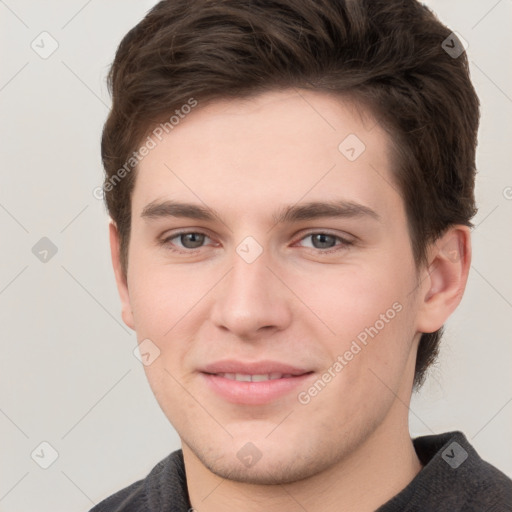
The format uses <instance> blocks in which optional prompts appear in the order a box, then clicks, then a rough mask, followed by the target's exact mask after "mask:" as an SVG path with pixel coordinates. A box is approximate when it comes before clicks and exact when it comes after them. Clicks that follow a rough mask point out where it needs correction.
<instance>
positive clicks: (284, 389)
mask: <svg viewBox="0 0 512 512" xmlns="http://www.w3.org/2000/svg"><path fill="white" fill-rule="evenodd" d="M223 373H242V374H248V375H266V374H271V373H281V374H283V375H287V377H282V378H279V379H273V380H265V381H259V382H243V381H237V380H232V379H229V378H226V377H224V376H222V375H216V374H223ZM200 375H201V377H202V378H203V379H204V381H205V383H206V385H207V386H208V387H209V388H210V389H211V390H212V391H213V392H214V393H215V394H217V395H219V396H220V397H221V398H223V399H224V400H227V401H228V402H231V403H233V404H240V405H242V404H243V405H264V404H268V403H271V402H273V401H275V400H277V399H278V398H281V397H283V396H285V395H287V394H289V393H291V392H292V391H293V390H295V389H296V388H297V387H299V386H304V382H305V381H306V380H308V379H310V378H311V377H312V375H313V371H312V370H308V369H305V368H300V367H296V366H290V365H288V364H284V363H280V362H276V361H258V362H248V363H242V362H240V361H233V360H226V361H218V362H216V363H212V364H209V365H206V366H205V367H203V368H202V369H201V370H200Z"/></svg>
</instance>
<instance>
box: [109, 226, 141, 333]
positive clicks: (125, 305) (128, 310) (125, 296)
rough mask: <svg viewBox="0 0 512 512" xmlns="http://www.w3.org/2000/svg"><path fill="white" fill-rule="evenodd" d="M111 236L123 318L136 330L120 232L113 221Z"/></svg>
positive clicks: (111, 252)
mask: <svg viewBox="0 0 512 512" xmlns="http://www.w3.org/2000/svg"><path fill="white" fill-rule="evenodd" d="M109 236H110V254H111V256H112V266H113V267H114V274H115V277H116V283H117V291H118V292H119V297H120V298H121V315H122V317H123V322H124V323H125V324H126V325H127V326H128V327H130V329H133V330H135V323H134V321H133V313H132V307H131V304H130V295H129V293H128V282H127V279H126V278H125V277H124V274H123V271H122V269H121V259H120V243H119V232H118V230H117V226H116V225H115V224H114V222H113V221H110V224H109Z"/></svg>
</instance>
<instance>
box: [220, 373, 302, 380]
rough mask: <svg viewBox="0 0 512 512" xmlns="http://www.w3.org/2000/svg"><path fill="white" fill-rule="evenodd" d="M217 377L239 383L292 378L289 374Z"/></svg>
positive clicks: (226, 375) (229, 374)
mask: <svg viewBox="0 0 512 512" xmlns="http://www.w3.org/2000/svg"><path fill="white" fill-rule="evenodd" d="M217 375H218V376H219V377H224V378H225V379H230V380H238V381H240V382H264V381H266V380H275V379H282V378H286V377H291V376H292V375H291V374H282V373H278V372H273V373H265V374H260V375H249V374H246V373H218V374H217Z"/></svg>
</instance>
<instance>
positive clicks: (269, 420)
mask: <svg viewBox="0 0 512 512" xmlns="http://www.w3.org/2000/svg"><path fill="white" fill-rule="evenodd" d="M388 137H389V135H388V133H387V132H386V131H384V130H383V129H381V127H380V126H379V125H378V124H377V123H376V122H375V121H374V120H372V118H371V116H369V115H367V114H365V113H364V112H363V111H362V110H361V108H356V107H355V106H354V105H352V104H350V103H348V102H347V101H345V100H340V99H339V98H335V97H333V96H331V95H327V94H323V93H319V92H311V91H300V92H299V91H295V90H286V91H279V92H272V93H265V94H263V95H260V96H257V97H253V98H251V99H245V100H229V101H217V102H213V103H211V104H209V105H204V106H201V105H199V106H198V107H197V108H196V109H194V110H193V111H192V112H191V113H190V114H188V116H187V117H186V118H185V119H184V120H182V121H181V122H180V124H179V125H178V126H177V127H175V129H174V130H173V131H172V132H170V133H169V134H167V135H165V136H164V137H163V140H162V141H161V142H159V143H158V144H157V146H156V147H155V148H154V149H152V150H151V151H150V152H149V154H148V155H147V156H146V157H145V158H144V159H143V160H142V162H141V163H140V165H139V169H138V171H137V179H136V184H135V188H134V191H133V199H132V227H131V239H130V245H129V252H128V261H129V263H128V274H127V285H126V286H125V285H124V284H121V285H120V289H121V297H122V300H123V318H124V320H125V322H126V323H127V324H128V325H129V326H130V327H132V328H133V329H135V330H136V333H137V338H138V341H139V343H140V342H142V341H143V340H149V341H144V343H146V346H147V347H151V350H149V352H150V354H152V355H151V356H148V361H147V363H148V364H147V365H146V366H145V367H144V368H145V371H146V374H147V378H148V380H149V383H150V385H151V388H152V390H153V392H154V394H155V396H156V399H157V400H158V403H159V405H160V407H161V408H162V410H163V412H164V413H165V415H166V416H167V417H168V419H169V421H170V422H171V423H172V424H173V426H174V427H175V429H176V431H177V432H178V434H179V436H180V438H181V440H182V442H183V450H184V453H185V452H186V453H188V454H191V455H193V456H194V457H196V458H197V459H198V460H200V461H201V462H202V463H203V464H204V466H205V467H206V468H208V469H210V470H211V471H213V472H214V473H216V474H217V475H219V476H221V477H224V478H226V477H229V478H231V479H234V480H240V481H247V482H253V483H279V482H282V483H284V482H290V481H294V480H298V479H300V478H304V477H307V476H309V475H313V474H316V473H318V472H320V471H322V470H323V469H326V468H328V467H329V466H332V465H333V464H336V463H337V462H339V461H341V460H343V458H345V457H348V456H349V455H350V453H352V452H353V451H354V450H356V449H357V447H359V446H361V445H362V444H363V443H364V442H365V441H367V440H368V439H370V438H371V437H372V436H373V435H376V433H377V432H379V431H380V430H383V429H392V428H398V425H403V424H406V423H407V408H406V407H403V406H402V407H401V408H397V407H395V406H394V405H396V395H398V396H400V397H402V399H403V400H406V401H407V400H408V398H409V394H410V389H411V387H412V379H413V374H414V354H415V350H416V343H417V340H418V337H419V335H418V322H419V315H420V308H419V305H418V301H417V298H416V297H417V293H416V292H414V290H415V288H416V285H417V271H416V267H415V264H414V260H413V255H412V250H411V245H410V238H409V234H408V230H407V221H406V214H405V211H404V204H403V200H402V198H401V197H400V195H399V193H398V192H397V187H396V186H395V185H394V180H393V175H392V169H391V161H390V158H389V139H388ZM411 292H412V293H411ZM155 356H157V357H155Z"/></svg>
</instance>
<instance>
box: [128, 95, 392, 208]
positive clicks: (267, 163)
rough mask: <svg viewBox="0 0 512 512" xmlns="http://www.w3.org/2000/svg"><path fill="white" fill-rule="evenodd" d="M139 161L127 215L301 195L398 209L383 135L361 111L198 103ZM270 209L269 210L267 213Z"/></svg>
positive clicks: (319, 102)
mask: <svg viewBox="0 0 512 512" xmlns="http://www.w3.org/2000/svg"><path fill="white" fill-rule="evenodd" d="M161 138H162V140H156V146H155V147H154V148H153V149H152V150H151V151H150V152H149V154H148V155H147V156H145V157H144V159H143V160H142V161H141V162H140V163H139V165H138V169H137V178H136V183H135V189H134V194H133V204H132V209H133V213H134V216H140V214H141V212H142V210H143V209H144V207H145V206H146V205H147V204H148V203H150V202H152V201H155V200H157V199H165V198H167V199H174V200H182V201H189V202H195V203H200V202H202V203H204V204H206V205H207V206H211V207H212V208H215V209H216V210H219V209H224V210H226V211H231V213H233V214H235V215H237V216H240V215H242V216H243V215H248V216H249V215H252V214H255V213H256V212H257V211H261V210H268V209H269V206H270V205H274V206H276V205H277V204H285V203H286V204H290V203H295V202H298V201H299V200H301V199H304V200H306V199H307V200H309V201H316V200H337V199H344V200H349V201H356V202H359V203H362V204H368V205H371V207H372V208H374V209H378V208H384V209H385V208H396V206H397V205H396V204H392V203H396V202H397V200H398V201H399V200H400V199H399V197H397V189H396V186H394V185H393V176H392V173H391V169H390V167H391V166H390V159H389V153H390V151H389V148H390V140H389V135H388V133H387V132H386V131H384V130H383V129H382V128H381V127H380V126H379V124H378V123H377V122H376V121H375V119H374V118H373V117H372V116H371V115H370V114H369V113H368V112H367V111H365V110H364V109H363V108H362V107H361V106H358V105H357V104H355V103H353V102H349V101H348V100H346V99H341V98H339V97H335V96H333V95H329V94H326V93H320V92H317V91H314V92H313V91H305V90H295V89H291V90H285V91H274V92H268V93H265V94H261V95H258V96H255V97H251V98H245V99H236V100H233V99H231V100H229V99H226V100H218V101H214V102H211V103H209V104H205V105H201V104H199V105H198V106H197V107H195V109H194V110H192V112H191V113H189V114H188V115H186V116H184V118H183V119H182V120H181V121H180V123H179V125H177V126H175V127H174V128H173V130H172V131H170V132H169V133H167V134H165V133H164V134H163V137H161ZM269 213H270V212H269Z"/></svg>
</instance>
